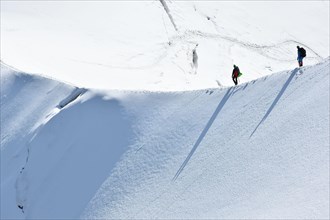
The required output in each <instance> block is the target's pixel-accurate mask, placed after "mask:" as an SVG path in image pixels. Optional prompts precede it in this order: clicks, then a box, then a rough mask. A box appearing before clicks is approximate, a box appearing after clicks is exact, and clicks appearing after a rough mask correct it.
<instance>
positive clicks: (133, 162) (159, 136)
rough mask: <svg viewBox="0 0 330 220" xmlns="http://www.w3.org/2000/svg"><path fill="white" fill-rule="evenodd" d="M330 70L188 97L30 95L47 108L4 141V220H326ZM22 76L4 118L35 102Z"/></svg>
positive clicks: (323, 66) (320, 67) (324, 66)
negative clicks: (16, 105) (17, 106)
mask: <svg viewBox="0 0 330 220" xmlns="http://www.w3.org/2000/svg"><path fill="white" fill-rule="evenodd" d="M329 67H330V62H329V59H328V60H325V61H324V62H322V63H320V64H317V65H315V66H307V67H303V68H300V69H298V68H296V69H293V70H289V71H285V72H281V73H277V74H273V75H270V76H267V77H264V78H260V79H258V80H254V81H251V82H248V83H245V84H242V85H238V86H236V87H228V88H222V89H208V90H196V91H186V92H143V91H140V92H133V91H93V90H77V88H74V87H72V88H71V87H65V86H64V85H63V84H61V83H58V84H57V86H60V88H68V89H67V90H66V92H63V91H62V90H54V91H53V92H55V93H57V94H59V95H58V97H57V96H56V97H57V98H56V99H55V98H54V97H51V96H50V93H49V94H47V93H44V92H43V90H38V89H36V90H33V92H34V93H32V91H30V94H31V97H34V98H35V99H37V98H38V97H44V98H45V99H46V100H48V102H47V103H48V104H47V103H44V105H43V108H37V109H42V114H40V115H42V116H40V117H38V119H37V120H35V119H34V118H30V117H32V115H33V117H36V116H35V115H34V114H32V113H31V114H29V115H28V116H26V117H28V118H29V120H30V121H31V123H32V121H33V122H34V124H35V126H30V127H29V128H30V132H28V131H27V130H25V129H23V130H21V129H20V127H19V126H17V127H16V128H17V130H15V129H12V130H11V131H12V132H13V134H14V133H15V132H16V133H17V134H19V135H17V136H15V138H14V140H15V142H5V141H4V140H1V146H2V151H1V163H2V164H1V165H2V166H1V169H2V170H1V171H4V173H5V175H3V172H2V173H1V175H2V176H1V218H28V219H38V218H42V219H47V218H54V219H61V218H65V219H77V218H83V219H156V218H161V219H164V218H169V219H187V218H190V219H191V218H197V219H210V218H216V219H231V218H233V219H243V218H244V219H257V218H259V219H271V218H272V219H326V218H329ZM14 76H16V77H17V76H20V74H18V75H17V73H13V72H12V71H8V72H6V74H2V75H1V77H2V78H1V80H2V81H3V79H10V78H12V77H14ZM24 76H25V77H27V78H30V77H29V75H24ZM15 79H16V85H17V86H16V89H10V88H12V87H8V86H4V87H1V88H5V89H4V90H3V91H4V92H3V93H2V94H1V100H3V98H4V95H3V94H6V95H7V97H12V100H13V102H2V103H1V115H8V116H11V115H12V114H10V113H9V112H8V111H10V110H8V109H9V108H8V106H9V104H11V103H14V102H15V100H21V101H20V104H21V106H26V105H27V104H29V103H31V102H32V101H31V100H33V99H31V98H29V99H26V98H24V97H25V96H24V94H25V93H20V92H18V93H17V91H20V88H21V86H23V88H25V89H26V88H29V86H32V85H36V84H33V82H34V81H33V80H32V81H28V82H26V83H25V84H24V83H22V82H21V80H22V79H25V78H24V77H23V78H22V77H21V78H15ZM38 79H39V81H38V85H39V86H41V85H43V86H46V85H50V84H48V83H49V81H48V79H42V78H38ZM7 82H8V81H7ZM23 82H24V80H23ZM2 85H5V84H2ZM8 85H9V84H8ZM11 85H14V84H11ZM51 85H52V84H51ZM39 88H41V87H39ZM42 88H43V87H42ZM78 91H79V92H78ZM15 93H17V94H16V95H15ZM64 93H65V95H64ZM78 94H79V95H78ZM32 95H33V96H32ZM50 100H52V101H50ZM60 103H62V104H63V103H66V105H63V107H62V108H59V106H60ZM46 107H47V108H46ZM44 115H46V117H45V116H44ZM47 115H49V116H48V117H47ZM17 117H18V116H17ZM14 118H15V117H14ZM32 119H33V120H32ZM1 120H3V119H1ZM32 124H33V123H32ZM5 125H6V124H5V123H4V124H3V122H2V121H1V130H2V131H3V130H4V132H7V133H8V126H5ZM17 125H19V123H17ZM14 128H15V127H14ZM14 131H15V132H14ZM14 143H20V144H14ZM6 149H12V151H11V152H15V153H11V154H9V153H6ZM15 155H16V156H15ZM3 164H4V165H5V166H3ZM11 189H12V190H11ZM18 206H20V207H21V208H22V209H20V208H19V207H18ZM23 212H24V213H23Z"/></svg>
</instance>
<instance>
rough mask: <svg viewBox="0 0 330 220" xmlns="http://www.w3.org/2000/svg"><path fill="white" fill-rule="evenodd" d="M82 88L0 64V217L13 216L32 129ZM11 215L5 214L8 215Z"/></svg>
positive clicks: (43, 121)
mask: <svg viewBox="0 0 330 220" xmlns="http://www.w3.org/2000/svg"><path fill="white" fill-rule="evenodd" d="M79 91H83V90H82V89H78V88H76V87H74V86H70V85H66V84H63V83H60V82H58V81H55V80H51V79H45V78H43V77H39V76H36V75H28V74H26V73H22V72H20V71H17V70H13V69H12V68H10V67H9V66H7V65H5V64H3V63H1V104H0V106H1V218H4V219H6V218H8V217H9V216H11V217H12V218H13V217H14V218H16V217H17V216H12V214H13V213H15V212H17V210H16V209H17V206H16V198H15V193H16V192H15V187H14V186H15V181H16V178H17V175H18V173H19V171H20V169H21V168H22V167H23V166H24V164H25V161H26V153H27V152H26V150H27V148H26V143H27V142H28V141H29V140H30V139H31V134H32V133H33V131H34V130H35V129H36V128H37V127H38V126H39V125H41V124H42V123H45V120H46V119H47V118H51V117H52V116H53V115H54V114H56V113H57V112H58V111H59V109H58V108H60V107H58V108H57V107H56V106H57V105H59V104H61V103H60V102H61V101H62V100H63V101H65V100H66V98H67V97H71V96H72V95H74V94H76V93H77V92H78V93H79ZM9 213H11V215H9V216H8V214H9Z"/></svg>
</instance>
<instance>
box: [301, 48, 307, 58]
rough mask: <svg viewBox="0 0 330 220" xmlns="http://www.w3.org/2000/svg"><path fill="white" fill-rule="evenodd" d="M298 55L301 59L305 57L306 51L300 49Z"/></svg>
mask: <svg viewBox="0 0 330 220" xmlns="http://www.w3.org/2000/svg"><path fill="white" fill-rule="evenodd" d="M300 54H301V56H302V57H306V50H305V49H304V48H303V47H301V48H300Z"/></svg>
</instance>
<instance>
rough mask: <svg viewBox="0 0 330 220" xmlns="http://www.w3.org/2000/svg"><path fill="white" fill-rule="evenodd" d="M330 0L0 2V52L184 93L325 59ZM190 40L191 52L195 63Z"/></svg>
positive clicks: (55, 72) (106, 83)
mask: <svg viewBox="0 0 330 220" xmlns="http://www.w3.org/2000/svg"><path fill="white" fill-rule="evenodd" d="M329 8H330V6H329V1H279V2H277V1H165V0H159V1H158V0H157V1H156V0H155V1H1V60H2V61H4V62H6V63H8V64H10V65H13V66H15V67H16V68H19V69H22V70H25V71H27V72H33V73H44V74H46V75H47V76H51V77H55V78H57V79H60V80H61V81H67V82H70V83H73V84H75V85H78V86H80V87H88V88H99V89H100V88H102V89H126V90H156V91H159V90H160V91H165V90H166V91H168V90H169V91H185V90H194V89H205V88H211V87H213V88H214V87H218V84H220V85H222V86H229V85H232V81H231V79H230V74H231V71H232V68H233V64H236V65H238V66H239V67H240V69H241V71H242V72H243V73H244V74H243V77H241V79H240V80H241V82H243V83H244V82H248V81H251V80H254V79H257V78H259V77H261V76H265V75H268V74H271V73H274V72H279V71H283V70H287V69H293V68H295V67H296V65H297V62H296V46H297V45H300V46H304V47H305V48H306V50H307V58H306V59H305V60H304V62H305V64H306V65H312V64H316V63H318V62H320V61H321V60H322V59H324V58H326V57H328V56H329V55H330V54H329V50H330V46H329V42H330V39H329V36H330V31H329V26H330V24H329V20H330V19H329V14H330V13H329ZM196 44H198V47H197V48H196V50H195V51H196V54H197V59H196V61H195V63H194V62H193V51H194V49H195V47H196Z"/></svg>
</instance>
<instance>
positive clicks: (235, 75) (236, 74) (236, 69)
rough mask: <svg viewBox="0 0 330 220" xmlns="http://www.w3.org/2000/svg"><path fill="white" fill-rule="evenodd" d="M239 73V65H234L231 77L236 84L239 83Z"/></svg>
mask: <svg viewBox="0 0 330 220" xmlns="http://www.w3.org/2000/svg"><path fill="white" fill-rule="evenodd" d="M239 74H240V71H239V68H238V66H236V65H234V69H233V74H232V75H231V77H232V78H233V81H234V83H235V85H237V78H238V76H239Z"/></svg>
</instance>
